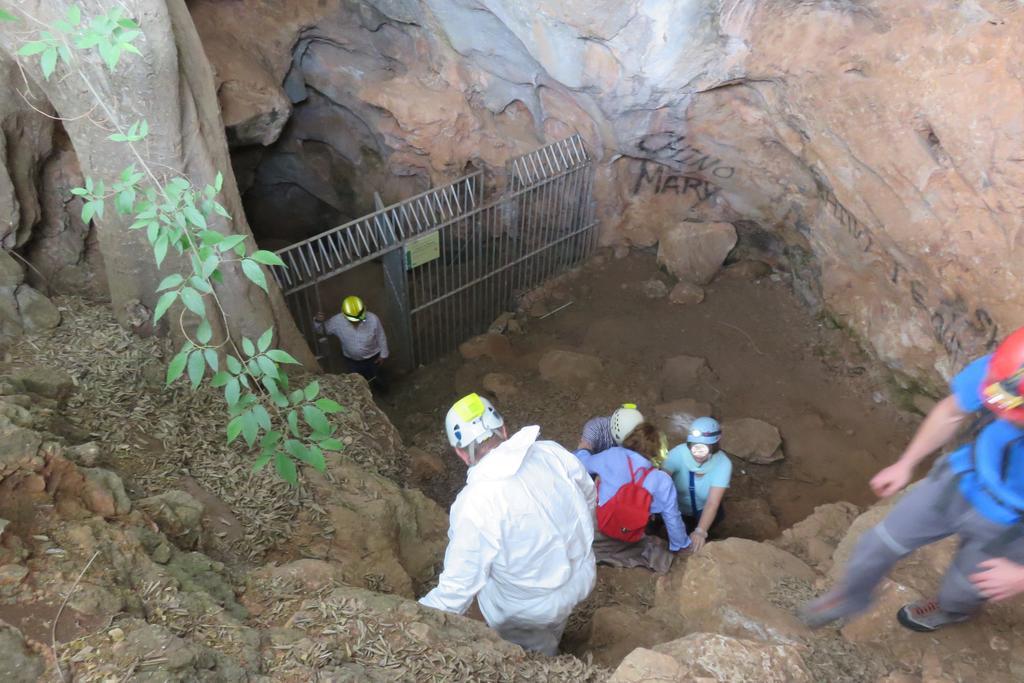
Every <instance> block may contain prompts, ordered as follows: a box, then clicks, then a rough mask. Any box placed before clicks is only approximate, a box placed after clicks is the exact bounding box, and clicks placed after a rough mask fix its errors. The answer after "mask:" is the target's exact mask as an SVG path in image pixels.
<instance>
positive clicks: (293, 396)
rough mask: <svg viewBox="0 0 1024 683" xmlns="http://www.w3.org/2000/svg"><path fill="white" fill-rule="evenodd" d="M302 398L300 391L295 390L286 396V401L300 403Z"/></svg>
mask: <svg viewBox="0 0 1024 683" xmlns="http://www.w3.org/2000/svg"><path fill="white" fill-rule="evenodd" d="M304 398H305V397H304V396H303V395H302V389H296V390H295V391H293V392H292V393H290V394H288V400H289V401H291V402H292V403H301V402H302V401H303V400H304Z"/></svg>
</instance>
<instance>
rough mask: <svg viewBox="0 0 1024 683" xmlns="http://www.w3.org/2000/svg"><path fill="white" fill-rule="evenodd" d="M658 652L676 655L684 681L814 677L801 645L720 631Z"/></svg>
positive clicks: (788, 681)
mask: <svg viewBox="0 0 1024 683" xmlns="http://www.w3.org/2000/svg"><path fill="white" fill-rule="evenodd" d="M654 651H655V652H660V653H662V654H667V655H669V656H670V657H673V658H674V659H675V660H676V661H677V662H679V663H680V664H681V665H682V666H683V676H684V678H682V679H680V680H684V681H693V680H711V681H722V682H723V683H725V682H731V681H758V683H811V681H812V680H814V679H813V677H812V675H811V672H810V671H809V670H808V668H807V665H806V663H805V662H804V659H803V657H802V656H801V654H800V651H799V649H798V648H796V647H794V646H792V645H780V644H772V643H764V642H760V641H757V640H746V639H741V638H730V637H729V636H724V635H721V634H718V633H693V634H690V635H688V636H686V637H685V638H680V639H678V640H673V641H671V642H668V643H663V644H661V645H658V646H656V647H655V648H654Z"/></svg>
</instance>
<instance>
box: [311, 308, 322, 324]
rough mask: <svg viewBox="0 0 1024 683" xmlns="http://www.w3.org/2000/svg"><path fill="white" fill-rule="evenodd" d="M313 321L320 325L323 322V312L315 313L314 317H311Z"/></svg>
mask: <svg viewBox="0 0 1024 683" xmlns="http://www.w3.org/2000/svg"><path fill="white" fill-rule="evenodd" d="M313 320H315V321H317V322H318V323H322V322H323V321H324V312H323V311H317V312H316V315H315V316H313Z"/></svg>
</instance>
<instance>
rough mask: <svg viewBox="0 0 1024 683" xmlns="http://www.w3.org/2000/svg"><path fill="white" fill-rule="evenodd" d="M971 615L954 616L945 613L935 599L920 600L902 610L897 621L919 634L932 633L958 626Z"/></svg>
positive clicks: (950, 613)
mask: <svg viewBox="0 0 1024 683" xmlns="http://www.w3.org/2000/svg"><path fill="white" fill-rule="evenodd" d="M969 618H970V616H969V615H965V614H953V613H952V612H944V611H943V610H942V609H941V608H940V607H939V601H938V600H937V599H935V598H931V599H930V600H918V601H917V602H912V603H910V604H908V605H904V606H903V607H901V608H900V611H899V612H897V613H896V619H897V621H899V622H900V625H901V626H903V627H904V628H909V629H910V630H911V631H917V632H918V633H931V632H932V631H935V630H937V629H940V628H942V627H943V626H947V625H949V624H956V623H959V622H961V621H966V620H967V619H969Z"/></svg>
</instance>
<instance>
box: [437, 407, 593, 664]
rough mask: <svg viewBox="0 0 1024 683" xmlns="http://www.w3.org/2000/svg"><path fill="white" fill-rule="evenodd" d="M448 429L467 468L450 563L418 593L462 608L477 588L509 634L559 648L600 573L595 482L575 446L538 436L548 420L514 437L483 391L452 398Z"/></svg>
mask: <svg viewBox="0 0 1024 683" xmlns="http://www.w3.org/2000/svg"><path fill="white" fill-rule="evenodd" d="M445 429H446V430H447V432H448V441H449V443H451V445H452V447H453V448H454V449H455V453H456V454H457V455H458V456H459V457H460V458H461V459H462V460H463V462H465V463H466V465H468V466H469V473H468V475H467V477H466V486H465V487H464V488H463V489H462V491H460V492H459V495H458V497H457V498H456V499H455V503H454V504H453V505H452V508H451V523H450V527H449V529H448V548H447V550H446V551H445V556H444V570H443V571H442V572H441V576H440V578H439V580H438V584H437V588H435V589H434V590H432V591H430V592H429V593H428V594H427V595H425V596H424V597H423V598H421V599H420V603H421V604H423V605H426V606H427V607H434V608H436V609H440V610H444V611H446V612H453V613H455V614H463V613H465V611H466V610H467V609H468V608H469V606H470V604H471V603H472V601H473V598H474V597H475V598H477V603H478V604H479V606H480V611H481V613H483V616H484V619H485V620H486V621H487V624H488V625H489V626H490V627H491V628H493V629H494V630H495V631H497V632H498V634H499V635H500V636H501V637H502V638H504V639H505V640H508V641H511V642H513V643H516V644H517V645H520V646H522V647H523V649H526V650H533V651H536V652H541V653H543V654H546V655H555V654H557V653H558V642H559V641H560V640H561V638H562V631H564V630H565V624H566V622H567V621H568V619H569V613H570V612H572V609H573V607H575V606H576V604H577V603H579V602H580V601H582V600H583V599H585V598H586V597H587V596H588V595H589V594H590V591H591V590H592V589H593V587H594V581H595V579H596V576H597V574H596V567H595V566H594V553H593V550H592V545H593V541H594V524H593V515H594V506H595V501H596V498H597V496H596V491H595V489H594V484H593V482H592V481H591V479H590V476H588V474H587V471H586V470H585V469H584V468H583V467H582V466H581V465H580V462H579V460H577V459H576V458H575V457H573V455H572V454H571V453H570V452H569V451H567V450H565V449H564V448H562V447H561V446H559V445H558V444H556V443H554V442H552V441H538V440H537V436H538V434H539V432H540V427H536V426H532V427H524V428H523V429H521V430H519V431H518V432H516V433H515V434H513V435H512V436H511V437H509V436H508V435H507V432H506V430H505V423H504V420H503V419H502V417H501V415H499V414H498V412H497V411H496V410H495V409H494V406H493V405H491V403H490V402H489V401H488V400H487V399H484V398H481V397H480V396H478V395H476V394H470V395H468V396H466V397H464V398H462V399H460V400H459V401H458V402H457V403H456V404H455V405H454V406H452V408H451V410H449V411H448V416H447V417H446V419H445Z"/></svg>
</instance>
